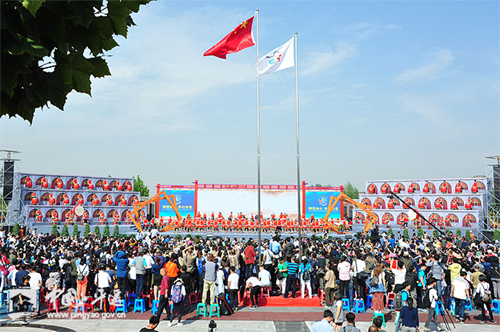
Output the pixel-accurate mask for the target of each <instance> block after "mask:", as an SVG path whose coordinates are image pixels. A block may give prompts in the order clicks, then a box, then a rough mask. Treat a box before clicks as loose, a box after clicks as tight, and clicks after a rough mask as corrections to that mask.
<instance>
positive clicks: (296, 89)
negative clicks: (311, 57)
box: [295, 32, 305, 262]
mask: <svg viewBox="0 0 500 332" xmlns="http://www.w3.org/2000/svg"><path fill="white" fill-rule="evenodd" d="M297 44H298V40H297V32H296V33H295V110H296V115H297V211H298V216H297V217H298V220H299V262H302V214H301V213H300V149H299V147H300V145H299V68H298V58H297ZM304 217H305V216H304Z"/></svg>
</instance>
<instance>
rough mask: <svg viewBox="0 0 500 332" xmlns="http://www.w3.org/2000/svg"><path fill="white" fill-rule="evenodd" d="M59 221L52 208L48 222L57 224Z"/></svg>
mask: <svg viewBox="0 0 500 332" xmlns="http://www.w3.org/2000/svg"><path fill="white" fill-rule="evenodd" d="M58 221H59V215H58V214H57V211H56V210H52V213H51V214H50V224H51V225H54V224H57V222H58Z"/></svg>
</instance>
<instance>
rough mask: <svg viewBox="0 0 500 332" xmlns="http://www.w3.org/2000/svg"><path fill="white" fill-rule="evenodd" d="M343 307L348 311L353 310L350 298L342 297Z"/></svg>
mask: <svg viewBox="0 0 500 332" xmlns="http://www.w3.org/2000/svg"><path fill="white" fill-rule="evenodd" d="M342 309H343V310H346V311H351V304H350V303H349V299H348V298H343V299H342Z"/></svg>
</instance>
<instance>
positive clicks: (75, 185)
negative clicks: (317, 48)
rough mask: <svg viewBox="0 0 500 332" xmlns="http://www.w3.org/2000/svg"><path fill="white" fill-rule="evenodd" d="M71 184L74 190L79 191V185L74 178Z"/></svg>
mask: <svg viewBox="0 0 500 332" xmlns="http://www.w3.org/2000/svg"><path fill="white" fill-rule="evenodd" d="M72 182H73V183H72V186H73V189H74V190H78V189H80V185H79V184H78V180H77V179H76V178H74V179H73V181H72Z"/></svg>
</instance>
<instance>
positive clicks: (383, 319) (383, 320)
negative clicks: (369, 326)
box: [372, 312, 385, 327]
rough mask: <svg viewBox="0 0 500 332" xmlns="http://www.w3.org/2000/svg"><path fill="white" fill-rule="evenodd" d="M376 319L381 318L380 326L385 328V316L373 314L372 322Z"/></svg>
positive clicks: (377, 313) (378, 313)
mask: <svg viewBox="0 0 500 332" xmlns="http://www.w3.org/2000/svg"><path fill="white" fill-rule="evenodd" d="M377 317H381V318H382V326H383V327H385V316H384V313H383V312H374V313H373V318H372V322H373V320H374V319H375V318H377Z"/></svg>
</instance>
